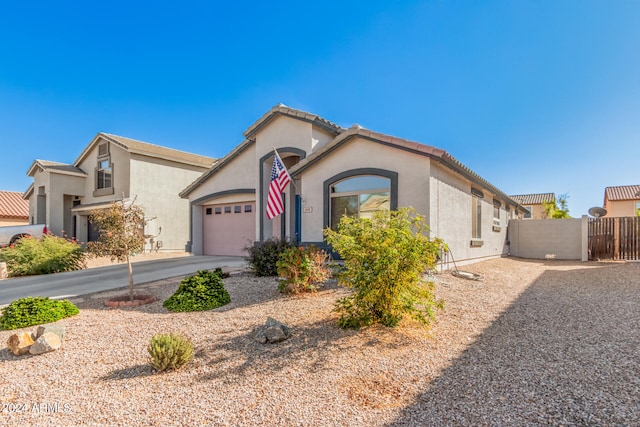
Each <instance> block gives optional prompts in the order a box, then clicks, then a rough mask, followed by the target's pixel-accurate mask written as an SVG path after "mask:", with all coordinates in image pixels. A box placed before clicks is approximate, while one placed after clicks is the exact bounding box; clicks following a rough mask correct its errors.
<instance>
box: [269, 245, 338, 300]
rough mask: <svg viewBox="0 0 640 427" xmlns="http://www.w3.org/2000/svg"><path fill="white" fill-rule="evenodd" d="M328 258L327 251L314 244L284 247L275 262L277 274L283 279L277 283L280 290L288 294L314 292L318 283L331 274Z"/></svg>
mask: <svg viewBox="0 0 640 427" xmlns="http://www.w3.org/2000/svg"><path fill="white" fill-rule="evenodd" d="M328 259H329V256H328V255H327V253H326V252H325V251H323V250H321V249H318V248H316V247H315V246H307V247H306V248H302V247H296V246H293V247H290V248H288V249H286V250H285V251H284V252H282V254H280V258H279V259H278V261H277V262H276V266H277V267H278V275H279V276H280V277H282V278H284V279H285V280H283V281H282V282H280V284H279V285H278V287H279V289H280V291H281V292H285V293H288V294H297V293H300V292H315V291H316V290H317V289H318V284H319V283H322V282H324V281H325V280H327V279H328V278H329V277H330V276H331V274H330V271H329V269H328V268H327V261H328Z"/></svg>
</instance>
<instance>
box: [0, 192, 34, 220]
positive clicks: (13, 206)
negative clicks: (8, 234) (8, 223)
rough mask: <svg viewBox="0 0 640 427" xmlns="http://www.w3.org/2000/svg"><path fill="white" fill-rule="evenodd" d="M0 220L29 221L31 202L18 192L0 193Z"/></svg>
mask: <svg viewBox="0 0 640 427" xmlns="http://www.w3.org/2000/svg"><path fill="white" fill-rule="evenodd" d="M0 218H15V219H25V220H26V219H29V201H28V200H25V199H23V198H22V193H19V192H17V191H0Z"/></svg>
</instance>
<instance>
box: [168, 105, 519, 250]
mask: <svg viewBox="0 0 640 427" xmlns="http://www.w3.org/2000/svg"><path fill="white" fill-rule="evenodd" d="M244 137H245V139H244V141H243V142H242V143H240V144H239V145H238V146H237V147H235V148H234V149H233V150H232V151H231V152H230V153H229V154H227V155H226V156H225V157H224V158H222V159H221V160H220V161H218V162H217V163H216V164H215V165H213V167H212V168H210V169H209V170H208V171H207V172H205V173H204V174H203V175H202V176H200V177H199V178H198V179H197V180H195V181H194V182H193V183H192V184H191V185H189V186H188V187H186V188H185V189H184V190H183V191H182V192H181V193H180V196H181V197H183V198H186V199H188V200H189V204H190V206H191V239H190V240H191V245H190V250H191V252H193V253H194V254H210V255H246V252H245V251H244V248H245V247H246V246H248V245H250V244H252V243H253V242H255V241H264V240H265V239H269V238H272V237H278V238H289V239H292V240H294V241H297V242H299V243H300V244H303V245H306V244H315V245H317V246H320V247H323V246H326V245H325V243H324V237H323V229H324V228H326V227H334V226H335V225H336V224H337V222H338V221H339V219H340V218H341V216H342V215H344V214H347V215H353V216H366V215H369V214H370V212H372V211H374V210H377V209H392V210H393V209H396V208H398V207H402V206H413V207H414V208H415V209H416V210H417V211H418V212H420V213H421V214H423V215H426V218H427V220H428V223H429V226H430V228H431V233H432V235H433V236H437V237H441V238H443V239H444V240H445V242H447V243H448V244H449V247H450V248H451V250H452V253H453V255H454V257H455V259H456V261H465V260H466V261H469V260H479V259H483V258H487V257H494V256H500V255H502V254H506V253H508V247H507V245H508V242H507V240H506V228H507V224H508V220H509V219H510V218H512V217H514V215H516V214H517V212H518V211H524V209H523V207H522V206H521V205H520V204H519V203H518V202H517V201H515V200H513V199H512V198H510V197H509V196H507V195H506V194H505V193H503V192H502V191H500V190H499V189H498V188H496V187H494V186H493V185H491V184H490V183H489V182H487V181H486V180H485V179H483V178H482V177H480V176H478V175H477V174H476V173H474V172H473V171H471V170H470V169H469V168H467V167H466V166H464V165H463V164H461V163H460V162H458V161H457V160H456V159H455V158H453V157H452V156H451V155H450V154H449V153H447V152H446V151H444V150H441V149H438V148H435V147H431V146H428V145H424V144H420V143H417V142H413V141H408V140H405V139H401V138H396V137H393V136H389V135H384V134H381V133H377V132H373V131H371V130H368V129H364V128H362V127H360V126H358V125H354V126H352V127H351V128H349V129H345V128H342V127H340V126H338V125H336V124H335V123H332V122H330V121H328V120H326V119H324V118H322V117H319V116H317V115H315V114H311V113H307V112H304V111H300V110H296V109H293V108H290V107H287V106H285V105H282V104H280V105H277V106H275V107H273V108H272V109H271V110H269V111H268V112H267V113H266V114H264V115H263V116H262V117H261V118H260V119H258V120H257V121H256V122H255V123H253V124H252V125H251V126H250V127H249V128H248V129H247V130H246V131H245V132H244ZM274 148H276V149H277V150H278V154H279V155H280V157H281V158H282V161H283V163H284V164H285V166H286V167H287V169H288V171H289V173H290V175H291V177H292V184H290V185H289V186H288V187H287V188H286V190H285V192H284V193H283V200H284V205H285V212H284V214H282V215H280V216H277V217H276V218H274V219H273V220H269V219H268V218H267V215H266V212H265V208H266V198H267V193H268V187H269V182H270V172H271V166H272V163H273V159H274Z"/></svg>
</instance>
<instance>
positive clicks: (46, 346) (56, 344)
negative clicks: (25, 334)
mask: <svg viewBox="0 0 640 427" xmlns="http://www.w3.org/2000/svg"><path fill="white" fill-rule="evenodd" d="M61 346H62V340H61V339H60V337H59V336H58V335H56V334H54V333H52V332H45V333H44V335H42V336H41V337H38V339H37V340H36V342H35V343H33V345H32V346H31V348H30V349H29V353H31V354H43V353H48V352H50V351H54V350H57V349H59V348H60V347H61Z"/></svg>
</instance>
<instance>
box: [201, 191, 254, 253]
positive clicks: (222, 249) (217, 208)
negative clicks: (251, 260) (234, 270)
mask: <svg viewBox="0 0 640 427" xmlns="http://www.w3.org/2000/svg"><path fill="white" fill-rule="evenodd" d="M202 213H203V218H204V219H203V230H202V234H203V245H204V246H203V250H204V254H205V255H235V256H247V251H246V250H244V248H245V247H247V246H249V245H251V244H253V241H254V240H255V235H256V204H255V202H243V203H231V204H228V203H227V204H219V205H211V206H204V207H203V212H202Z"/></svg>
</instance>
